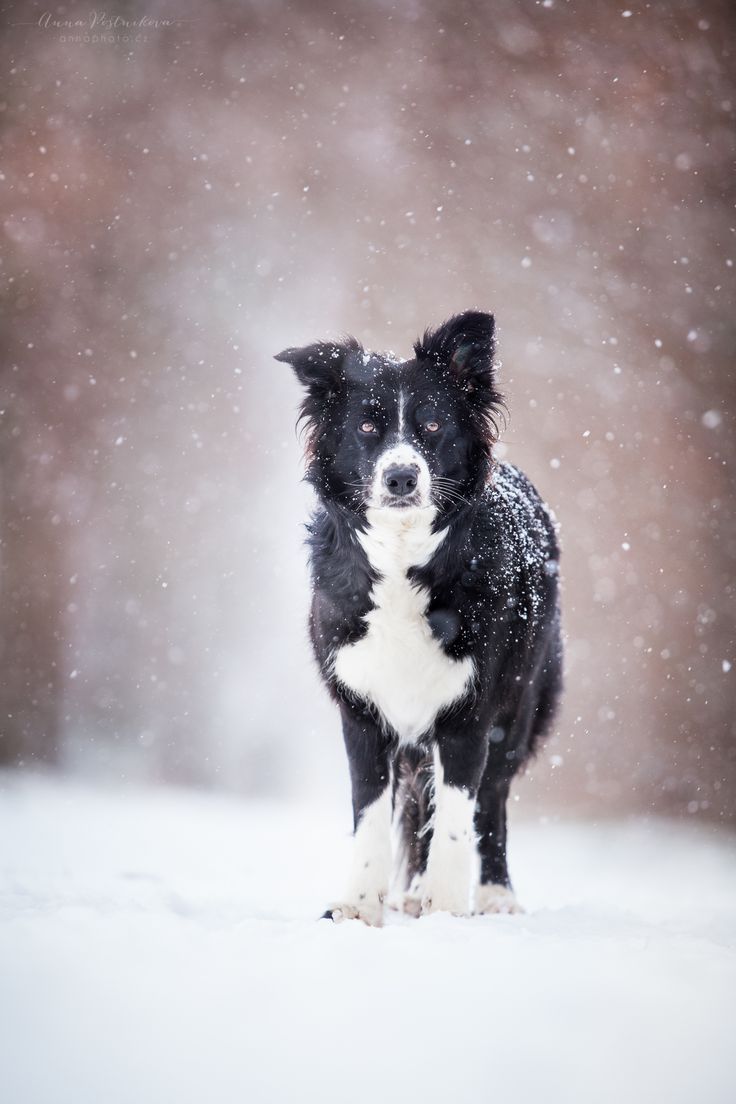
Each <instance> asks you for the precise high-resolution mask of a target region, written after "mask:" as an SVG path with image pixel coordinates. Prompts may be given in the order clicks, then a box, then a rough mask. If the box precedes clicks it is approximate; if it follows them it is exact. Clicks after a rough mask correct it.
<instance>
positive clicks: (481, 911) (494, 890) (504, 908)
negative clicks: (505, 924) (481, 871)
mask: <svg viewBox="0 0 736 1104" xmlns="http://www.w3.org/2000/svg"><path fill="white" fill-rule="evenodd" d="M523 911H524V910H523V908H522V907H521V905H520V904H519V902H518V901H517V900H516V897H515V896H514V892H513V890H511V889H509V887H508V886H503V885H481V886H478V890H477V892H476V895H475V912H476V915H482V916H488V915H491V914H495V915H502V916H510V915H512V914H515V913H521V912H523Z"/></svg>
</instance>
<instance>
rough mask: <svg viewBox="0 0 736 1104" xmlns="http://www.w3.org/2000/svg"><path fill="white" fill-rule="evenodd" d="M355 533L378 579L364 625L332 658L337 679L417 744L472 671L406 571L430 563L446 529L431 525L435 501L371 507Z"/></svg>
mask: <svg viewBox="0 0 736 1104" xmlns="http://www.w3.org/2000/svg"><path fill="white" fill-rule="evenodd" d="M366 517H367V521H368V527H367V529H366V530H365V532H359V533H358V540H359V541H360V543H361V544H362V546H363V548H364V549H365V552H366V555H367V556H368V560H369V562H370V564H371V567H373V568H374V569H375V571H376V572H377V573H378V575H379V578H378V581H377V582H376V584H375V585H374V587H373V591H372V594H371V601H372V603H373V608H372V609H371V610H370V611H369V612H368V613H367V614H366V616H365V620H366V624H367V626H368V629H367V632H366V634H365V636H364V637H362V639H361V640H358V641H356V642H355V643H354V644H346V645H345V646H344V647H342V648H340V649H339V650H338V651H337V653H336V655H335V659H334V664H335V667H334V669H335V674H336V676H337V678H338V679H339V680H340V682H341V683H342V684H343V685H344V686H346V687H347V688H348V689H349V690H352V691H353V692H354V693H356V694H359V695H360V697H362V698H365V699H366V700H368V701H370V702H372V704H373V705H375V707H376V708H377V709H378V711H379V713H380V714H381V716H382V717H383V718H384V719H385V721H386V722H387V723H388V724H389V725H391V727H392V728H393V729H394V730H395V732H396V733H397V735H398V737H399V740H400V741H401V742H402V743H413V742H415V741H416V740H417V739H418V738H419V737H420V736H422V735H423V734H424V733H425V732H427V731H428V729H429V728H430V727H431V726H432V724H433V722H434V720H435V718H436V716H437V714H438V713H439V712H440V710H442V709H444V708H445V707H446V706H448V705H452V703H453V702H455V701H457V699H458V698H460V697H462V695H463V694H464V693H465V690H466V689H467V686H468V683H469V682H470V680H471V679H472V677H473V670H474V668H473V661H472V659H470V658H469V657H467V658H465V659H461V660H456V659H452V658H451V657H450V656H448V655H446V653H445V651H444V650H443V648H442V646H441V644H440V643H439V641H438V640H437V639H436V638H435V636H434V635H433V634H432V630H431V628H430V625H429V622H428V621H427V618H426V616H425V614H426V611H427V605H428V603H429V594H428V592H427V590H426V589H425V588H423V587H418V586H414V585H412V584H411V583H410V582H409V579H408V578H407V571H408V569H409V568H410V567H414V566H420V565H422V564H425V563H426V562H427V561H428V560H429V559H430V557H431V556H432V555H433V554H434V552H435V551H436V549H437V548H438V547H439V546H440V544H441V543H442V541H443V540H444V538H445V536H446V532H447V531H446V530H440V531H439V532H438V533H433V532H432V522H433V520H434V517H435V508H434V507H432V506H429V507H426V508H421V507H411V506H410V507H405V508H403V509H396V508H386V509H381V508H374V507H371V508H369V509H368V510H367V512H366Z"/></svg>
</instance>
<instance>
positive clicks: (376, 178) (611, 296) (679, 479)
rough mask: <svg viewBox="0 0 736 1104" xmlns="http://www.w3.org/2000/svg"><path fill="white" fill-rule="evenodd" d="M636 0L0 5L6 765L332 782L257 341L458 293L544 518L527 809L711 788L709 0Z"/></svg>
mask: <svg viewBox="0 0 736 1104" xmlns="http://www.w3.org/2000/svg"><path fill="white" fill-rule="evenodd" d="M627 2H628V0H622V2H620V3H615V2H609V0H598V2H593V3H585V4H583V3H567V2H564V0H543V2H541V3H537V2H534V0H518V2H514V0H494V2H488V3H468V2H463V0H460V2H457V0H453V2H450V0H446V2H441V0H426V2H419V0H404V2H402V3H388V2H385V3H384V2H380V0H371V2H368V0H354V2H352V3H350V4H345V5H341V6H340V10H338V11H335V12H332V11H330V10H329V7H325V6H324V5H321V4H319V3H317V2H316V0H304V2H302V3H298V2H289V3H281V2H278V0H259V2H250V0H245V2H242V3H235V2H226V0H225V2H215V0H209V2H203V3H195V2H194V0H179V2H176V3H174V2H173V0H162V2H160V3H159V2H154V0H152V2H148V3H125V2H123V0H117V2H116V3H115V4H114V5H112V6H111V7H110V8H109V9H107V13H106V17H105V18H106V19H107V20H108V22H107V23H105V22H103V20H102V16H101V15H100V13H99V12H98V13H95V12H94V11H93V10H92V9H91V7H88V6H86V5H85V4H74V3H70V4H65V5H51V6H49V7H46V6H45V5H44V4H34V3H14V4H3V5H2V8H1V11H2V46H1V50H2V72H3V89H2V93H1V95H2V97H3V102H2V104H0V108H1V109H2V110H1V112H0V120H1V125H2V144H1V151H0V169H1V170H2V174H1V175H0V204H1V211H0V223H1V230H0V240H1V242H2V249H1V256H2V272H1V274H0V275H1V281H2V309H3V316H4V355H3V358H2V364H1V366H0V373H1V374H0V411H1V413H0V527H1V531H0V537H1V542H2V543H1V544H0V761H2V763H4V764H8V765H15V766H19V767H22V768H25V769H38V768H39V767H40V766H42V765H45V766H47V767H48V768H56V769H63V770H66V771H76V772H82V773H84V774H86V775H88V776H92V777H95V778H99V779H115V780H123V781H131V782H132V781H141V780H143V781H156V782H158V781H174V782H184V783H190V784H196V785H207V786H218V787H228V788H231V789H234V790H237V791H239V792H242V793H243V794H244V795H246V797H247V796H251V797H258V796H262V795H271V794H278V795H290V796H291V795H294V794H299V793H304V794H305V795H307V794H308V795H309V797H310V799H312V800H313V799H314V795H315V794H317V795H320V796H322V795H327V794H328V793H329V794H333V795H334V794H336V793H337V792H338V790H339V794H340V796H342V797H343V798H344V800H345V802H346V803H347V800H348V797H347V772H346V770H345V767H344V764H343V752H342V747H341V739H340V735H339V727H338V718H337V715H336V713H335V712H334V710H333V708H332V707H331V705H330V704H329V702H328V701H327V699H326V697H325V695H324V693H323V691H322V689H321V687H320V685H319V682H318V679H317V676H316V673H315V670H314V668H313V665H312V661H311V657H310V655H309V651H308V647H307V634H306V627H305V619H306V609H307V601H308V595H307V572H306V565H305V552H304V550H303V547H302V538H303V529H302V523H303V521H304V519H305V517H306V513H307V510H308V507H309V503H310V496H309V492H308V491H307V489H306V488H305V487H304V486H303V485H302V484H301V483H300V479H301V474H302V464H301V458H300V450H299V443H298V440H297V437H296V434H295V430H294V423H295V416H296V404H297V402H298V397H299V396H298V391H297V386H296V384H295V382H294V381H293V380H292V378H291V377H290V375H289V372H288V369H287V368H286V366H284V365H281V364H277V363H276V362H274V361H273V360H272V359H271V358H272V355H273V353H275V352H277V351H278V350H279V349H281V348H283V347H284V346H285V345H293V344H299V343H306V342H307V341H309V340H312V339H314V338H317V337H329V336H334V335H335V334H339V333H343V332H346V331H347V332H353V333H355V335H356V336H358V337H359V338H360V339H361V340H362V341H363V342H364V344H366V345H367V346H368V347H374V348H379V349H387V348H390V349H393V350H395V351H396V352H398V353H403V354H407V353H408V352H409V349H410V346H411V342H412V340H413V339H414V338H415V337H416V335H417V334H418V333H419V332H420V331H421V330H423V329H424V328H425V327H426V326H427V325H430V324H436V323H438V322H439V321H441V320H442V319H443V318H445V317H446V316H448V315H449V314H451V313H453V312H455V311H458V310H462V309H464V308H467V307H471V306H473V307H481V308H485V309H490V310H493V311H494V312H495V314H496V317H497V320H498V326H499V336H500V361H501V364H500V366H499V373H500V380H501V385H502V388H503V390H504V391H505V393H506V395H507V397H508V405H509V409H510V414H511V417H510V424H509V428H508V430H507V432H506V434H505V437H504V440H503V445H502V448H501V451H502V453H503V454H504V455H505V456H507V457H509V458H510V459H512V460H513V461H514V462H516V463H518V464H520V465H521V466H522V467H524V468H525V469H526V470H527V471H528V473H529V474H530V475H531V477H532V479H533V480H534V481H535V483H536V484H537V486H538V487H539V489H540V491H541V492H542V494H543V495H544V497H545V498H546V499H547V500H548V501H549V502H550V504H551V505H552V506H553V507H554V509H555V511H556V513H557V516H558V518H559V521H560V523H561V527H562V540H563V554H564V565H563V566H564V572H563V577H564V600H565V605H564V614H565V629H566V636H567V693H566V698H565V705H564V709H563V710H562V713H561V715H560V717H559V721H558V724H557V726H556V730H555V733H554V735H553V737H552V738H551V739H550V740H549V742H548V743H547V745H546V747H545V749H544V751H543V752H542V753H541V755H540V757H539V759H538V760H537V762H536V763H535V764H533V766H532V767H531V769H530V771H529V772H528V774H527V776H526V777H525V779H524V780H523V781H522V782H521V783H520V784H519V785H518V786H517V789H516V797H517V800H518V801H519V807H520V808H525V809H527V810H529V811H533V812H535V813H538V814H539V815H554V814H559V813H574V814H578V813H580V814H586V815H595V816H601V817H602V816H608V815H611V814H614V813H615V814H619V813H627V812H650V811H653V812H658V813H662V814H666V815H673V814H674V815H680V814H681V815H683V816H685V817H693V816H695V817H698V818H706V819H718V818H720V819H726V818H733V817H734V815H736V744H735V743H734V694H733V687H734V679H735V678H736V672H734V670H732V668H731V664H732V663H734V662H736V659H735V657H734V653H733V636H734V560H735V559H736V529H735V527H734V517H733V512H732V505H731V504H732V486H731V480H732V471H733V459H734V457H733V437H732V417H731V412H732V410H733V403H732V400H733V392H734V372H733V349H734V318H735V317H736V313H735V311H734V261H735V260H736V242H735V241H734V232H733V227H734V222H733V201H734V186H733V183H734V176H733V170H734V145H735V142H734V125H733V124H734V110H735V109H736V89H735V88H734V81H733V74H734V71H735V66H734V45H735V42H734V38H735V36H734V33H733V32H734V26H733V23H734V18H733V15H731V14H730V11H729V9H730V5H729V4H728V3H717V2H713V0H698V2H697V3H696V2H690V0H670V2H665V3H656V2H655V3H649V4H646V5H634V6H632V7H631V8H630V9H629V8H627V7H626V3H627ZM110 21H112V22H110ZM338 780H339V781H338ZM336 787H337V789H336ZM340 787H342V788H340Z"/></svg>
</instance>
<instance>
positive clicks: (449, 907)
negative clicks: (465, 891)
mask: <svg viewBox="0 0 736 1104" xmlns="http://www.w3.org/2000/svg"><path fill="white" fill-rule="evenodd" d="M432 912H449V913H451V914H452V916H470V910H469V909H468V906H467V904H466V903H465V899H464V897H461V896H460V895H458V894H456V893H442V892H438V893H433V894H431V895H430V894H425V896H424V897H423V898H422V916H428V915H429V914H430V913H432Z"/></svg>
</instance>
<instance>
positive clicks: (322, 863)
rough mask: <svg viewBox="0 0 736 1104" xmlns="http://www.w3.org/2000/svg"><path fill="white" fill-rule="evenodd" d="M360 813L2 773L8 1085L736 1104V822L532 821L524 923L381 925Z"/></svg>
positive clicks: (31, 1095)
mask: <svg viewBox="0 0 736 1104" xmlns="http://www.w3.org/2000/svg"><path fill="white" fill-rule="evenodd" d="M347 816H348V813H347V809H346V810H345V815H344V816H341V815H339V814H337V813H335V812H333V811H332V810H329V811H327V812H325V811H324V810H322V809H320V808H319V807H311V808H310V807H308V806H301V807H299V808H297V807H295V806H281V805H276V804H262V805H258V804H253V803H252V802H250V803H245V802H240V801H237V800H235V799H232V798H227V797H222V796H219V797H217V796H211V795H205V794H198V793H191V792H182V791H172V790H165V791H162V790H135V791H130V790H127V791H119V790H108V789H91V788H87V787H85V786H83V785H80V784H78V783H69V782H66V783H62V782H55V781H51V780H46V779H40V778H26V779H22V778H19V777H16V776H0V840H1V841H2V844H1V856H2V857H1V860H0V863H1V873H0V1024H2V1027H1V1028H0V1098H2V1100H3V1101H4V1102H5V1104H119V1102H125V1104H147V1102H149V1101H151V1102H156V1104H168V1102H172V1104H173V1102H176V1104H189V1102H192V1104H194V1102H196V1104H202V1102H203V1101H214V1102H217V1104H230V1102H231V1101H232V1102H235V1101H237V1102H239V1104H257V1102H260V1101H279V1102H282V1101H292V1100H295V1101H312V1100H314V1101H317V1102H319V1104H329V1102H331V1101H338V1100H339V1101H350V1102H351V1104H360V1102H362V1101H375V1100H389V1101H390V1100H414V1099H416V1100H420V1101H425V1102H426V1101H443V1102H444V1101H486V1100H487V1101H494V1100H504V1099H508V1100H513V1101H517V1102H518V1101H522V1102H523V1101H535V1102H536V1101H542V1100H544V1101H560V1102H563V1101H564V1102H565V1104H567V1102H570V1101H574V1102H577V1101H581V1102H582V1101H585V1102H586V1104H587V1102H593V1101H595V1102H596V1104H600V1102H607V1101H625V1102H627V1104H630V1102H631V1101H637V1102H638V1101H641V1102H647V1104H654V1102H659V1101H666V1102H667V1104H677V1102H678V1101H682V1102H685V1101H687V1102H688V1104H691V1102H692V1101H694V1100H697V1101H699V1102H701V1104H704V1102H711V1101H713V1102H715V1101H724V1102H726V1101H731V1100H733V1099H734V1087H733V1086H734V1080H735V1074H736V1069H735V1068H734V1020H733V1007H734V1003H733V994H734V993H736V956H735V955H734V948H735V947H736V878H735V877H734V874H735V872H736V863H735V862H734V859H735V858H736V840H735V839H734V837H733V836H729V835H726V834H722V833H718V832H716V831H715V830H713V829H709V828H706V827H696V826H690V825H680V824H672V823H663V822H656V821H651V822H643V821H636V822H626V823H608V824H598V825H592V824H590V823H574V822H569V823H539V822H533V823H532V822H526V823H524V822H521V823H516V824H515V825H513V827H512V836H511V860H512V870H513V873H514V875H515V881H516V888H517V891H518V895H519V897H520V899H521V900H522V902H523V903H524V904H525V906H526V907H527V909H528V912H527V913H526V915H523V916H508V917H490V916H489V917H478V918H474V919H471V920H462V919H457V918H453V917H449V916H432V917H429V918H423V919H421V920H418V921H415V920H411V919H409V918H405V917H399V916H398V915H391V916H390V917H389V920H388V922H387V925H386V926H385V927H384V928H383V929H382V930H375V929H369V928H366V927H363V926H362V925H360V924H357V923H344V924H342V925H333V924H330V923H328V922H326V921H325V922H317V921H316V920H315V917H316V916H318V915H319V913H320V911H321V909H322V908H323V907H324V905H325V904H326V903H327V902H328V901H329V900H330V899H331V898H333V897H334V895H335V891H336V890H337V889H338V888H339V885H340V874H341V871H342V869H343V868H344V866H345V862H346V858H347V853H348V845H349V825H348V819H347Z"/></svg>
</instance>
